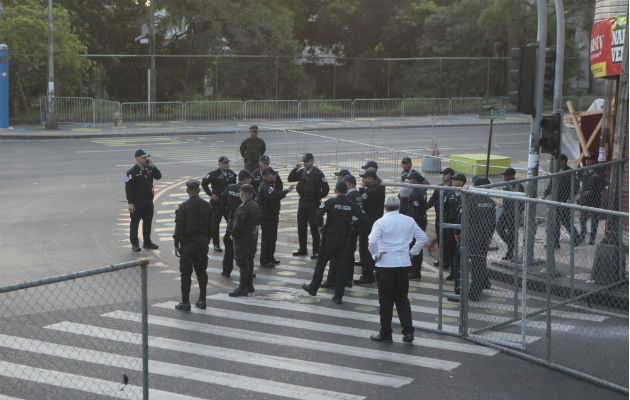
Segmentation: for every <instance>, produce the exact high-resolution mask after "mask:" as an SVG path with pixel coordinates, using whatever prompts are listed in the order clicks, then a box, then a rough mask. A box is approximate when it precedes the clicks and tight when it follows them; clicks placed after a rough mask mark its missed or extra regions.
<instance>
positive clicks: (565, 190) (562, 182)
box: [545, 166, 580, 247]
mask: <svg viewBox="0 0 630 400" xmlns="http://www.w3.org/2000/svg"><path fill="white" fill-rule="evenodd" d="M570 170H571V167H569V166H565V167H564V168H563V169H562V170H561V171H560V172H563V171H570ZM554 179H558V195H557V197H556V198H555V199H553V200H554V201H559V202H560V203H565V202H567V201H568V200H569V199H570V198H571V179H573V191H574V194H577V193H578V190H579V189H580V182H579V179H578V177H577V175H576V174H567V175H562V176H559V177H556V178H552V179H551V182H549V185H548V186H547V188H546V189H545V197H548V196H550V195H552V192H553V180H554ZM570 218H571V211H570V210H569V209H568V208H565V207H557V208H556V223H555V224H554V225H553V226H552V228H553V229H552V232H551V235H552V237H553V241H554V245H555V246H556V247H558V246H560V225H561V224H562V225H564V228H565V229H566V230H567V232H571V234H572V235H573V237H574V238H575V240H577V242H576V245H578V244H579V242H580V241H579V239H580V235H579V234H578V232H577V229H575V227H574V228H573V231H571V221H570Z"/></svg>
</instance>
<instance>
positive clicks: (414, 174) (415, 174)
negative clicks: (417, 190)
mask: <svg viewBox="0 0 630 400" xmlns="http://www.w3.org/2000/svg"><path fill="white" fill-rule="evenodd" d="M407 179H414V180H416V181H417V182H418V183H422V182H424V176H422V174H421V173H420V172H418V171H411V172H410V173H409V175H407Z"/></svg>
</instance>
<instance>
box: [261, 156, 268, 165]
mask: <svg viewBox="0 0 630 400" xmlns="http://www.w3.org/2000/svg"><path fill="white" fill-rule="evenodd" d="M260 162H261V163H263V164H269V156H268V155H263V156H260Z"/></svg>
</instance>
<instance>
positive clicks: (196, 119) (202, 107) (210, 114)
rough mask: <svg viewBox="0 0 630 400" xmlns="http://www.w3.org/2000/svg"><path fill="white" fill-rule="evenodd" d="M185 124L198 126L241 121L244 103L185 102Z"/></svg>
mask: <svg viewBox="0 0 630 400" xmlns="http://www.w3.org/2000/svg"><path fill="white" fill-rule="evenodd" d="M184 115H185V118H184V119H185V120H186V122H187V123H193V124H195V125H198V126H202V125H204V124H208V123H211V122H230V121H231V122H236V121H242V120H243V116H244V103H243V102H242V101H187V102H185V103H184Z"/></svg>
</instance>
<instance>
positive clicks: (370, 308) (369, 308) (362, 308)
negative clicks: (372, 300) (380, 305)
mask: <svg viewBox="0 0 630 400" xmlns="http://www.w3.org/2000/svg"><path fill="white" fill-rule="evenodd" d="M354 309H355V310H357V311H375V310H376V307H370V306H358V307H354Z"/></svg>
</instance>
